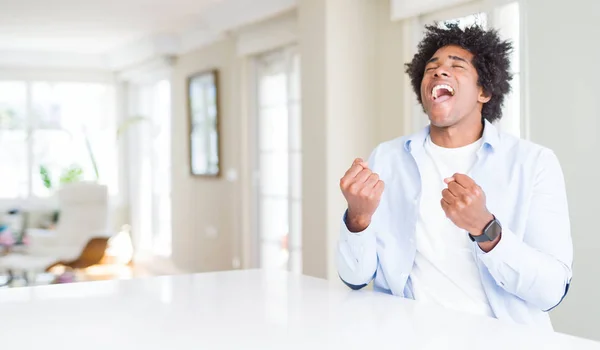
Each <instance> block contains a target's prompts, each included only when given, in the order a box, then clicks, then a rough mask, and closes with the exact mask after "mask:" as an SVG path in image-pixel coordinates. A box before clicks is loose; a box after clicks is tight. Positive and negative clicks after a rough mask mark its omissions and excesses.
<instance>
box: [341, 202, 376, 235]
mask: <svg viewBox="0 0 600 350" xmlns="http://www.w3.org/2000/svg"><path fill="white" fill-rule="evenodd" d="M347 216H348V210H347V209H346V211H345V212H344V216H343V217H342V222H341V227H340V232H341V233H342V237H341V238H342V241H344V242H348V243H360V242H362V241H369V240H372V239H373V238H374V237H375V234H374V229H373V223H372V222H371V224H370V225H369V226H367V228H365V229H364V230H362V231H360V232H350V230H348V226H346V217H347Z"/></svg>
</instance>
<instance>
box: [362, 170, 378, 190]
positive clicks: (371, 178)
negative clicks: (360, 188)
mask: <svg viewBox="0 0 600 350" xmlns="http://www.w3.org/2000/svg"><path fill="white" fill-rule="evenodd" d="M378 181H379V175H377V174H375V173H371V175H369V178H367V181H365V187H375V185H377V182H378Z"/></svg>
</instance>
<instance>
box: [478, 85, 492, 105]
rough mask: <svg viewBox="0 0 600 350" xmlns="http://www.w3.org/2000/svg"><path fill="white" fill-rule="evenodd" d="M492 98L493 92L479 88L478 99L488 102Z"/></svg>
mask: <svg viewBox="0 0 600 350" xmlns="http://www.w3.org/2000/svg"><path fill="white" fill-rule="evenodd" d="M491 99H492V94H490V93H487V92H485V91H483V88H482V87H480V88H479V96H478V97H477V101H478V102H481V103H488V102H489V101H490V100H491Z"/></svg>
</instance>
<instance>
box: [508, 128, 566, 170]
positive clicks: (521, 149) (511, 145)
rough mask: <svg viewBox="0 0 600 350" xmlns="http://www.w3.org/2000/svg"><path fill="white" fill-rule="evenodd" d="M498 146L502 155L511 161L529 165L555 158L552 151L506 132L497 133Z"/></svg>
mask: <svg viewBox="0 0 600 350" xmlns="http://www.w3.org/2000/svg"><path fill="white" fill-rule="evenodd" d="M499 136H500V146H501V149H502V150H503V153H504V154H505V155H507V156H509V157H510V158H512V159H518V160H521V161H522V162H524V163H529V164H531V165H533V164H535V163H537V162H536V160H538V159H540V158H547V157H551V158H555V157H556V156H555V154H554V151H552V149H550V148H548V147H546V146H543V145H541V144H538V143H535V142H533V141H530V140H526V139H523V138H520V137H517V136H514V135H512V134H509V133H506V132H499Z"/></svg>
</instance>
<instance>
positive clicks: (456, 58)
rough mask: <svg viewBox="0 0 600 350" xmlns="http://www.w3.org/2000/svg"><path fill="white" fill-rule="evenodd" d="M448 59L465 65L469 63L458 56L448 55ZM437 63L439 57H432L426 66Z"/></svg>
mask: <svg viewBox="0 0 600 350" xmlns="http://www.w3.org/2000/svg"><path fill="white" fill-rule="evenodd" d="M448 58H449V59H451V60H455V61H462V62H465V63H469V61H467V60H465V59H464V58H462V57H458V56H453V55H449V56H448ZM437 61H439V57H432V58H430V59H429V61H427V63H426V64H429V63H433V62H437Z"/></svg>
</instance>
